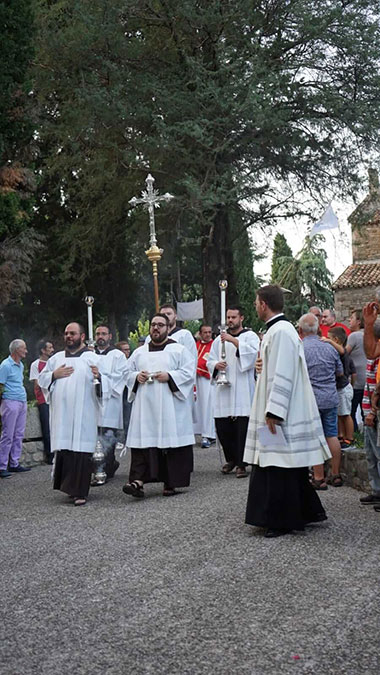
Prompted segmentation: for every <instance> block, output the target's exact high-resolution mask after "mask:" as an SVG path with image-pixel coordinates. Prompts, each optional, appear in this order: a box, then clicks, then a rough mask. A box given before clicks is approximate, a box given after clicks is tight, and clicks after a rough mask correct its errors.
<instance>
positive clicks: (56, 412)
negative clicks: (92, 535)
mask: <svg viewBox="0 0 380 675" xmlns="http://www.w3.org/2000/svg"><path fill="white" fill-rule="evenodd" d="M64 340H65V350H64V351H61V352H57V354H54V355H53V356H51V357H50V359H49V360H48V362H47V364H46V366H45V368H44V370H43V371H42V372H41V373H40V375H39V378H38V384H39V386H40V387H41V389H42V390H43V393H44V396H45V399H46V401H47V403H49V405H50V408H49V411H50V439H51V450H52V452H55V460H54V485H53V486H54V489H55V490H61V491H62V492H66V494H68V495H69V496H70V497H73V498H74V504H75V505H76V506H82V505H83V504H85V503H86V498H87V495H88V492H89V487H90V479H91V470H92V454H93V452H94V450H95V445H96V440H97V427H98V422H99V416H100V403H99V395H100V387H99V385H94V378H95V377H97V378H98V377H99V370H98V365H99V359H100V357H99V356H97V355H96V354H94V353H93V352H92V351H90V350H89V348H88V347H86V344H85V332H84V329H83V327H82V326H81V325H80V324H78V323H69V324H68V325H67V326H66V329H65V335H64Z"/></svg>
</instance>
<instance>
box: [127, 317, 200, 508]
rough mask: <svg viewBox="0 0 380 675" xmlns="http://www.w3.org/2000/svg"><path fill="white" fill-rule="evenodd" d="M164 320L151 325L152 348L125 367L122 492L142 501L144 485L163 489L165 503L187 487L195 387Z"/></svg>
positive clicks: (188, 358)
mask: <svg viewBox="0 0 380 675" xmlns="http://www.w3.org/2000/svg"><path fill="white" fill-rule="evenodd" d="M168 333H169V321H168V318H167V317H166V316H165V314H160V313H158V314H155V315H154V316H153V318H152V320H151V323H150V330H149V335H150V342H147V343H146V344H145V345H143V346H142V347H140V348H139V349H136V350H135V351H134V352H133V354H132V356H131V358H130V359H129V361H128V365H129V370H128V375H127V383H126V384H127V387H128V391H129V400H130V401H133V406H132V412H131V419H130V423H129V430H128V436H127V443H126V445H127V446H128V447H130V448H131V467H130V472H129V482H128V483H127V484H126V485H124V487H123V492H125V494H127V495H131V496H132V497H136V498H141V497H144V485H145V483H157V482H160V483H163V484H164V491H163V495H164V496H165V497H171V496H173V495H175V494H176V489H175V488H178V487H187V486H188V485H189V484H190V475H191V472H192V470H193V443H194V434H193V424H192V417H191V408H190V407H189V405H188V404H187V401H188V398H189V397H191V396H192V393H193V386H194V359H193V357H192V355H191V354H190V352H189V350H188V349H186V347H184V346H183V345H181V344H179V343H178V342H175V341H174V340H172V339H171V338H169V335H168Z"/></svg>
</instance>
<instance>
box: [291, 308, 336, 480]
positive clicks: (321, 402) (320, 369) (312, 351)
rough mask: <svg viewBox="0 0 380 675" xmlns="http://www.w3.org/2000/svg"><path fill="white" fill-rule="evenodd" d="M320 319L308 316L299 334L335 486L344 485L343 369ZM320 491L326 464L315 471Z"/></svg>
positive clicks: (304, 319)
mask: <svg viewBox="0 0 380 675" xmlns="http://www.w3.org/2000/svg"><path fill="white" fill-rule="evenodd" d="M318 327H319V326H318V319H317V317H316V316H314V314H310V313H309V314H304V315H303V316H301V318H300V320H299V322H298V332H299V334H300V337H301V338H302V340H303V348H304V353H305V360H306V365H307V369H308V373H309V378H310V382H311V386H312V388H313V392H314V396H315V400H316V402H317V406H318V409H319V414H320V416H321V421H322V426H323V431H324V434H325V437H326V441H327V445H328V446H329V448H330V452H331V455H332V462H331V469H332V476H331V484H332V485H333V486H334V487H340V486H341V485H342V484H343V481H342V477H341V475H340V460H341V454H342V452H341V447H340V443H339V441H338V392H337V388H336V377H341V376H343V366H342V363H341V360H340V357H339V354H338V352H337V351H336V349H334V347H332V346H331V345H330V344H328V343H327V342H323V341H322V340H321V339H320V338H319V337H318ZM312 485H313V487H314V488H315V489H316V490H327V485H326V481H325V477H324V468H323V464H321V465H318V466H315V467H314V480H313V482H312Z"/></svg>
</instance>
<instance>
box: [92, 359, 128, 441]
mask: <svg viewBox="0 0 380 675" xmlns="http://www.w3.org/2000/svg"><path fill="white" fill-rule="evenodd" d="M98 356H99V357H100V360H99V372H100V374H101V375H103V374H105V375H106V377H105V378H103V377H102V407H101V420H100V424H99V426H101V427H108V428H110V429H123V428H124V425H123V392H124V388H125V386H126V382H127V371H128V361H127V359H126V358H125V354H124V353H123V352H122V351H120V349H111V350H110V351H109V352H107V354H98Z"/></svg>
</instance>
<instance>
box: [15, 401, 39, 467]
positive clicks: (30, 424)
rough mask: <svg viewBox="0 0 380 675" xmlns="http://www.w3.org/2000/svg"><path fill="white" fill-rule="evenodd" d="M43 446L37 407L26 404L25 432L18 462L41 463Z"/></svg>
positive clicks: (28, 464)
mask: <svg viewBox="0 0 380 675" xmlns="http://www.w3.org/2000/svg"><path fill="white" fill-rule="evenodd" d="M43 450H44V446H43V443H42V434H41V425H40V418H39V415H38V409H37V407H30V406H28V415H27V418H26V426H25V434H24V440H23V443H22V455H21V459H20V464H22V465H23V466H36V465H37V464H43V461H44V453H43Z"/></svg>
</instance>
